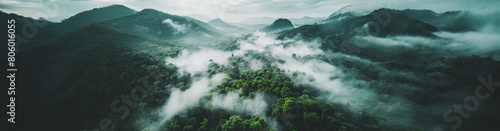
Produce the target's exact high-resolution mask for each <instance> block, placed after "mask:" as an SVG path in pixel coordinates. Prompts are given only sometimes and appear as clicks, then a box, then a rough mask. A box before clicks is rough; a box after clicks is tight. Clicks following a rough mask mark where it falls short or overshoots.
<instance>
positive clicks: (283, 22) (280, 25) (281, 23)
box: [264, 18, 294, 32]
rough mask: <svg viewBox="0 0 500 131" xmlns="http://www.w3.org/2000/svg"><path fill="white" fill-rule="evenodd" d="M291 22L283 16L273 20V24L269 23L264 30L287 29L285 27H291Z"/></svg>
mask: <svg viewBox="0 0 500 131" xmlns="http://www.w3.org/2000/svg"><path fill="white" fill-rule="evenodd" d="M293 28H294V27H293V24H292V22H291V21H290V20H288V19H285V18H279V19H277V20H275V21H274V22H273V24H271V25H269V26H268V27H266V28H264V31H265V32H275V31H282V30H287V29H293Z"/></svg>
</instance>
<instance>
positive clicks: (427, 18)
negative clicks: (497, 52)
mask: <svg viewBox="0 0 500 131" xmlns="http://www.w3.org/2000/svg"><path fill="white" fill-rule="evenodd" d="M401 13H402V14H404V15H407V16H409V17H411V18H414V19H417V20H420V21H423V22H426V23H429V24H431V25H434V26H436V27H437V28H439V29H440V30H444V31H451V32H465V31H474V30H478V29H479V28H481V27H483V26H484V25H485V23H482V22H480V20H479V18H477V17H475V16H474V15H473V14H471V13H470V12H467V11H448V12H444V13H436V12H434V11H432V10H409V9H407V10H403V11H401Z"/></svg>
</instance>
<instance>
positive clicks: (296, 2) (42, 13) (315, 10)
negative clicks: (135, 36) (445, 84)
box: [0, 0, 500, 22]
mask: <svg viewBox="0 0 500 131" xmlns="http://www.w3.org/2000/svg"><path fill="white" fill-rule="evenodd" d="M374 1H375V0H0V10H2V11H4V12H8V13H16V14H20V15H23V16H29V17H34V18H38V17H44V18H51V17H54V18H55V19H61V18H66V17H69V16H72V15H75V14H76V13H78V12H82V11H85V10H90V9H92V8H96V7H103V6H108V5H112V4H122V5H125V6H127V7H130V8H132V9H135V10H138V11H140V10H142V9H144V8H153V9H157V10H161V11H163V12H166V13H170V14H175V15H183V16H192V17H195V18H197V19H200V20H203V21H207V20H209V19H212V18H221V19H223V20H225V21H230V22H237V21H240V20H243V19H245V18H252V17H274V18H300V17H304V16H310V17H328V16H329V15H330V14H332V13H333V12H335V11H337V10H338V9H340V8H342V7H344V6H347V5H351V4H364V5H369V6H371V7H374V8H375V7H376V8H379V7H388V8H395V9H407V8H410V9H432V10H434V11H437V12H443V11H450V10H478V9H480V10H484V9H496V8H498V7H500V0H379V1H378V2H374Z"/></svg>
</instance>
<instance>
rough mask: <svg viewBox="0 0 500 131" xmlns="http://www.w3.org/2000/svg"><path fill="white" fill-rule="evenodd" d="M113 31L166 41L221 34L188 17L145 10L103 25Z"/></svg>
mask: <svg viewBox="0 0 500 131" xmlns="http://www.w3.org/2000/svg"><path fill="white" fill-rule="evenodd" d="M101 24H103V25H105V26H108V27H110V28H111V29H114V30H117V31H119V32H123V33H128V34H138V35H144V36H150V37H155V38H160V39H165V40H167V39H168V40H172V39H181V38H186V37H188V36H192V37H212V36H219V35H220V34H219V33H217V32H214V31H211V30H209V29H207V28H204V27H202V26H200V25H198V24H196V23H195V22H193V21H191V20H188V19H186V17H182V16H176V15H171V14H167V13H163V12H161V11H158V10H154V9H144V10H142V11H140V12H138V13H136V14H134V15H130V16H125V17H121V18H117V19H113V20H110V21H106V22H103V23H101Z"/></svg>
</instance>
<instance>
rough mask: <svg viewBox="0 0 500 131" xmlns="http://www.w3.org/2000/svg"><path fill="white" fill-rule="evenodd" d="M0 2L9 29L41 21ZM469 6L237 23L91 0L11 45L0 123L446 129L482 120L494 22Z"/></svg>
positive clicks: (494, 107) (488, 101)
mask: <svg viewBox="0 0 500 131" xmlns="http://www.w3.org/2000/svg"><path fill="white" fill-rule="evenodd" d="M0 15H1V16H2V17H1V19H2V20H4V19H7V18H9V19H12V18H13V19H16V21H19V22H20V23H18V24H19V26H20V27H18V28H17V29H18V30H17V32H20V30H22V28H21V27H22V25H23V24H25V23H23V20H22V19H27V20H29V21H32V22H43V21H40V20H34V19H31V18H25V17H23V16H18V15H15V14H6V13H3V12H2V13H0ZM476 17H477V18H485V16H479V15H475V14H473V13H472V12H469V13H467V12H458V11H452V12H445V13H435V12H434V11H431V10H396V9H387V8H380V9H376V10H370V11H369V12H367V13H359V12H352V11H347V10H342V9H341V10H339V11H337V12H334V13H333V14H332V15H330V16H329V17H328V18H327V19H326V20H325V21H322V22H317V23H315V24H311V25H303V26H300V27H297V28H295V27H294V25H293V24H292V22H291V21H290V20H288V19H278V20H275V21H274V22H273V23H272V24H271V23H269V24H270V25H269V26H267V27H265V28H262V27H261V28H260V29H261V30H262V32H260V31H256V32H252V33H249V32H248V31H247V30H244V31H241V32H239V31H238V30H239V29H241V28H239V27H237V26H233V25H230V24H227V23H225V22H224V21H222V20H221V19H215V20H212V21H210V22H208V23H204V22H202V21H199V20H196V19H193V18H190V17H185V16H177V15H173V14H168V13H165V12H162V11H158V10H155V9H144V10H141V11H135V10H132V9H130V8H128V7H125V6H122V5H112V6H108V7H102V8H96V9H92V10H89V11H84V12H82V13H79V14H77V15H75V16H73V17H70V18H68V19H67V20H64V21H63V22H61V23H52V22H47V23H46V25H45V26H43V27H40V28H39V32H38V34H37V36H36V37H34V38H33V39H30V43H29V44H28V45H22V46H19V47H18V48H19V49H20V51H19V52H18V53H16V63H17V64H18V65H19V67H18V68H19V71H18V72H17V74H16V75H17V76H18V77H17V78H16V79H18V80H19V83H18V84H17V87H19V89H17V90H16V91H17V92H18V97H19V98H16V100H17V102H19V103H20V104H19V105H17V107H16V109H18V110H17V111H16V112H18V113H19V115H18V116H16V117H17V120H19V121H22V122H19V123H17V124H16V125H15V127H8V129H7V130H94V129H95V130H103V129H104V127H103V126H109V127H111V128H113V130H124V131H128V130H145V131H165V130H168V131H171V130H175V131H177V130H185V131H205V130H224V131H227V130H231V131H241V130H250V131H257V130H258V131H261V130H266V131H267V130H287V131H288V130H317V131H323V130H342V131H344V130H349V131H351V130H354V131H372V130H373V131H375V130H388V131H392V130H394V131H396V130H398V131H399V130H405V131H418V130H439V129H443V130H454V129H455V125H456V123H455V122H457V121H458V120H457V119H460V122H461V123H460V124H459V126H460V127H459V128H458V130H475V129H482V130H496V129H499V128H500V125H498V124H497V123H496V122H497V121H498V120H500V114H499V113H497V112H498V109H500V106H499V105H500V99H499V97H500V95H496V94H494V93H493V90H491V89H492V88H496V87H498V86H499V84H498V81H499V78H498V77H499V76H500V68H498V67H500V54H499V52H500V47H499V46H497V45H498V44H496V43H497V42H498V39H495V38H494V37H492V36H498V34H495V33H493V34H491V32H487V33H485V32H481V31H483V28H485V27H488V26H487V25H489V24H491V23H489V22H491V21H479V20H474V19H473V18H476ZM496 24H498V23H496ZM492 25H494V26H492V27H497V26H498V25H495V23H493V24H492ZM4 28H5V27H4ZM222 28H226V29H227V28H230V29H231V30H232V31H231V30H230V31H228V30H222ZM493 29H496V28H493ZM493 32H495V31H493ZM4 33H5V32H4ZM4 33H2V34H4ZM234 34H240V35H234ZM4 35H6V34H4ZM5 54H7V53H5ZM485 82H489V83H490V87H488V86H481V88H479V86H478V84H479V85H484V83H485ZM479 89H480V93H483V94H486V93H488V94H489V96H488V97H485V96H484V95H483V97H480V99H479V97H476V95H477V91H478V90H479ZM469 96H472V97H474V98H476V99H474V100H477V101H478V102H479V105H478V106H477V107H478V108H476V109H475V110H469V109H471V103H470V102H471V101H465V100H469V99H472V97H469ZM16 97H17V96H16ZM483 98H484V99H483ZM464 99H465V100H464ZM464 101H465V102H464ZM467 102H469V103H467ZM474 102H475V101H472V104H475V103H474ZM24 103H27V104H24ZM457 103H458V104H460V105H458V106H460V109H465V110H467V113H470V117H466V118H465V117H462V116H461V114H460V112H458V111H455V110H454V109H456V108H457ZM461 107H464V108H461ZM474 107H476V106H475V105H474ZM457 110H458V109H457ZM449 111H451V113H447V112H449Z"/></svg>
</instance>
